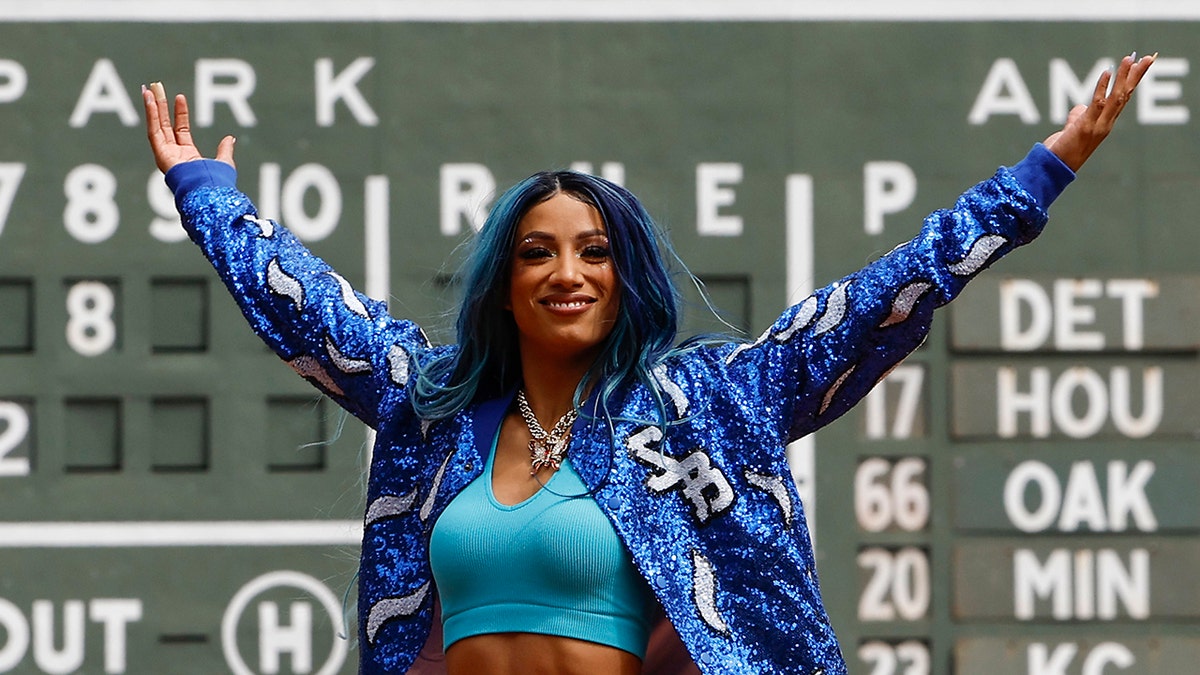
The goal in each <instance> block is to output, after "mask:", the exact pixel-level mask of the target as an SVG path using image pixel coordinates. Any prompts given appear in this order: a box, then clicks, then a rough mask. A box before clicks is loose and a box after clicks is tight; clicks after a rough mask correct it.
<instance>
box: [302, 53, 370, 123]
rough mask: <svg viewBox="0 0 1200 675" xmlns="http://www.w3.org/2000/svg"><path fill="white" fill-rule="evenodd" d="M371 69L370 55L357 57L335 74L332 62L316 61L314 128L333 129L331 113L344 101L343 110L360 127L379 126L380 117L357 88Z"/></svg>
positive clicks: (329, 60) (332, 114) (327, 60)
mask: <svg viewBox="0 0 1200 675" xmlns="http://www.w3.org/2000/svg"><path fill="white" fill-rule="evenodd" d="M373 67H375V59H373V58H371V57H369V56H360V57H359V58H357V59H355V60H354V63H351V64H350V65H349V66H347V67H346V69H345V70H343V71H342V72H340V73H338V74H337V75H334V74H333V59H329V58H325V59H317V63H316V66H315V69H316V74H315V77H316V96H317V126H322V127H331V126H333V118H334V112H333V110H334V106H335V105H336V104H337V102H338V100H339V99H341V100H343V101H345V103H346V107H347V108H349V109H350V114H351V115H354V119H356V120H358V123H359V124H360V125H362V126H364V127H373V126H377V125H378V124H379V116H378V115H376V114H375V111H374V110H373V109H372V108H371V105H370V104H369V103H367V100H366V99H365V98H363V95H362V92H360V91H359V90H358V86H357V85H358V81H359V80H361V79H362V77H363V75H366V74H367V71H369V70H371V68H373Z"/></svg>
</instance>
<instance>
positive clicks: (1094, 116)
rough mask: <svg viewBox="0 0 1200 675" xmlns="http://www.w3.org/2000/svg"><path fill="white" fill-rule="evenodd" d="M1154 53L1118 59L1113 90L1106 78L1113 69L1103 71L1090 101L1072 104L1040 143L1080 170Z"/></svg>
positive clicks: (1151, 62)
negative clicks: (1059, 126) (1060, 125)
mask: <svg viewBox="0 0 1200 675" xmlns="http://www.w3.org/2000/svg"><path fill="white" fill-rule="evenodd" d="M1157 56H1158V54H1155V55H1153V56H1143V57H1142V58H1140V59H1135V58H1134V57H1133V56H1132V55H1130V56H1126V57H1124V58H1123V59H1121V65H1120V66H1118V67H1117V74H1116V79H1115V81H1113V83H1112V91H1109V90H1108V85H1109V81H1110V80H1113V74H1112V71H1111V70H1106V71H1104V73H1103V74H1101V75H1100V79H1099V80H1098V81H1097V82H1096V88H1095V90H1094V91H1093V92H1092V104H1091V105H1077V106H1075V107H1074V108H1073V109H1072V110H1071V112H1070V113H1069V114H1068V115H1067V123H1066V124H1065V125H1064V126H1063V128H1062V130H1061V131H1057V132H1055V133H1053V134H1051V135H1050V137H1049V138H1047V139H1046V140H1045V141H1043V144H1044V145H1045V146H1046V147H1047V148H1049V149H1050V151H1051V152H1053V153H1054V154H1055V155H1058V158H1059V159H1061V160H1062V161H1063V163H1064V164H1066V165H1067V166H1069V167H1071V170H1072V171H1079V168H1080V167H1082V166H1083V163H1084V162H1086V161H1087V159H1088V157H1091V156H1092V153H1093V152H1095V151H1096V148H1098V147H1100V143H1101V142H1103V141H1104V139H1105V137H1107V136H1108V132H1110V131H1112V128H1113V123H1114V122H1116V121H1117V117H1118V116H1119V115H1120V114H1121V111H1122V110H1124V109H1125V104H1126V103H1128V102H1129V97H1130V96H1132V95H1133V90H1134V89H1136V88H1137V86H1138V82H1141V81H1142V76H1143V75H1145V74H1146V71H1147V70H1148V69H1149V68H1150V65H1151V64H1153V63H1154V59H1155V57H1157Z"/></svg>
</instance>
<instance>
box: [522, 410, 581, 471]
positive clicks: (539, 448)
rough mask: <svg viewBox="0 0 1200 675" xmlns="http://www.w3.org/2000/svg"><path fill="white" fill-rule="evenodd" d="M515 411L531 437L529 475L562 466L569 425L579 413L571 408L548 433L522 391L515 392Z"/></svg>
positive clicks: (565, 452) (569, 434)
mask: <svg viewBox="0 0 1200 675" xmlns="http://www.w3.org/2000/svg"><path fill="white" fill-rule="evenodd" d="M517 410H518V411H519V412H520V413H521V419H523V420H525V426H526V427H528V428H529V435H530V436H533V439H532V440H530V441H529V456H530V460H531V461H532V464H533V465H532V467H531V468H530V470H529V475H530V476H536V475H537V472H538V471H539V470H541V469H542V468H543V467H547V466H549V467H551V468H553V469H558V467H559V466H561V465H562V461H563V457H566V455H567V440H568V439H569V438H570V436H571V425H572V424H574V423H575V418H576V417H578V416H579V411H578V410H576V409H575V408H571V409H570V410H568V411H567V412H566V414H564V415H563V416H562V417H560V418H558V421H557V422H555V423H554V427H553V428H552V429H550V431H546V430H545V429H543V428H542V425H541V424H539V423H538V420H537V417H536V416H535V415H534V414H533V409H532V408H530V407H529V400H528V399H526V398H525V391H524V390H520V391H518V392H517Z"/></svg>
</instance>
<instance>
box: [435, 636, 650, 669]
mask: <svg viewBox="0 0 1200 675" xmlns="http://www.w3.org/2000/svg"><path fill="white" fill-rule="evenodd" d="M446 672H447V673H448V675H480V674H481V673H487V674H488V675H594V674H595V673H608V674H610V675H639V673H641V672H642V661H641V659H639V658H638V657H636V656H634V655H633V654H631V653H629V652H627V651H625V650H622V649H617V648H616V647H609V646H607V645H602V644H597V643H595V642H587V641H586V640H576V639H574V638H566V637H558V636H555V635H539V634H536V633H490V634H487V635H475V636H473V637H469V638H465V639H462V640H459V641H458V642H455V643H454V644H453V645H451V646H450V648H449V649H448V650H446Z"/></svg>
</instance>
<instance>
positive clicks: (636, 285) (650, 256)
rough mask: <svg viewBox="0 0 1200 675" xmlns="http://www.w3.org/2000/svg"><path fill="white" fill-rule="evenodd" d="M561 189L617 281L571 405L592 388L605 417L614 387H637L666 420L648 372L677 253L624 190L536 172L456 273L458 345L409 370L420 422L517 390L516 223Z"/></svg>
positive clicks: (507, 196) (671, 300) (661, 334)
mask: <svg viewBox="0 0 1200 675" xmlns="http://www.w3.org/2000/svg"><path fill="white" fill-rule="evenodd" d="M564 193H565V194H567V195H570V196H572V197H574V198H576V199H579V200H581V201H583V202H585V203H587V204H589V205H591V206H592V207H593V208H595V209H596V210H597V211H598V212H599V213H600V216H601V218H602V219H603V220H604V226H605V229H606V230H607V232H608V240H609V248H610V250H611V255H612V258H613V266H614V268H615V270H616V274H617V279H618V280H619V281H620V285H621V302H620V306H619V308H618V313H617V320H616V323H615V325H614V326H613V329H612V331H611V332H610V333H609V335H608V337H607V338H606V339H605V342H604V344H603V345H602V346H601V351H600V353H599V356H598V357H597V358H596V361H595V363H594V364H593V365H592V368H591V370H590V371H589V372H588V374H587V376H586V377H585V378H584V382H581V383H580V386H579V388H578V389H576V392H575V403H576V404H577V405H578V404H579V402H580V401H579V398H580V396H581V395H582V391H583V387H584V383H585V382H587V381H597V382H598V384H599V386H600V387H601V389H600V391H599V392H598V394H599V397H600V398H599V400H600V404H601V409H602V410H605V411H607V405H606V403H607V400H608V396H609V394H611V393H612V392H613V391H614V390H615V389H616V388H617V387H619V386H621V385H622V384H623V383H627V382H635V381H636V382H641V383H643V384H645V385H646V386H648V387H649V388H650V390H651V391H652V392H653V394H654V396H655V398H657V399H658V400H659V408H660V413H663V414H662V416H661V417H660V420H659V422H660V423H664V424H665V421H666V417H665V409H663V407H662V392H661V391H660V389H661V387H660V386H659V385H658V383H657V382H656V381H655V380H654V378H653V377H652V375H651V370H652V369H653V368H654V366H655V365H656V364H657V363H659V362H660V361H661V360H662V359H663V358H664V357H666V356H668V355H669V354H670V353H671V352H672V350H673V349H675V347H674V343H675V339H676V334H677V332H678V329H679V306H680V295H679V290H678V288H677V286H676V285H675V282H674V280H673V278H672V275H671V271H670V267H669V266H668V264H667V261H668V260H674V261H676V262H678V257H677V256H676V255H675V253H674V251H673V250H672V249H671V247H670V243H669V242H668V240H667V238H666V237H665V236H664V235H663V234H662V232H661V230H660V229H659V227H658V225H657V224H655V222H654V220H653V219H652V218H651V217H650V215H649V214H648V213H647V212H646V210H645V208H644V207H643V206H642V204H641V202H639V201H638V199H637V197H634V196H633V194H632V193H631V192H629V191H628V190H626V189H625V188H623V187H621V186H619V185H617V184H615V183H612V182H610V181H607V180H604V179H603V178H599V177H596V176H591V175H588V174H584V173H578V172H574V171H553V172H542V173H537V174H534V175H533V176H530V177H529V178H526V179H525V180H523V181H521V182H520V183H517V184H516V185H514V186H513V187H511V188H509V189H508V190H507V191H506V192H505V193H504V194H502V195H501V196H500V198H499V199H498V200H497V201H496V204H495V205H494V206H493V208H492V210H491V213H490V214H489V215H488V217H487V220H486V221H485V222H484V225H483V228H482V229H481V231H480V233H479V234H478V236H477V237H476V239H475V245H474V248H473V249H472V250H471V252H470V254H469V255H468V257H467V259H466V260H465V261H464V263H463V266H462V269H461V270H460V272H459V275H458V277H457V280H458V281H459V283H460V284H461V285H462V289H463V295H462V301H461V304H460V306H459V312H458V320H457V323H456V331H457V338H458V349H457V350H450V351H441V352H436V353H435V354H436V355H435V356H433V357H432V358H430V359H429V360H428V361H426V362H425V363H419V364H417V370H418V376H417V378H416V382H415V386H414V387H413V391H412V401H413V406H414V408H415V409H416V411H417V414H418V415H420V416H421V417H423V418H426V419H441V418H445V417H450V416H452V415H454V414H455V413H457V412H458V411H460V410H462V409H463V408H465V407H467V406H468V405H470V404H471V403H473V402H475V401H483V400H487V399H490V398H495V397H497V396H500V395H501V394H503V393H504V392H506V391H508V390H510V389H512V388H513V387H515V386H517V385H518V384H520V381H521V363H520V356H519V352H518V349H517V326H516V323H515V321H514V320H513V317H512V313H511V312H509V311H508V310H506V309H505V305H506V304H507V300H508V297H507V296H508V286H509V274H510V272H509V270H510V267H511V265H512V252H513V246H514V243H515V242H514V239H515V237H516V231H517V225H518V223H519V222H520V220H521V219H522V218H523V217H524V216H525V214H526V213H528V212H529V210H530V209H532V208H533V207H534V206H536V205H538V204H540V203H542V202H544V201H546V200H548V199H550V198H551V197H553V196H555V195H557V194H564Z"/></svg>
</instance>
